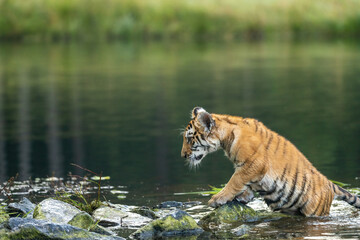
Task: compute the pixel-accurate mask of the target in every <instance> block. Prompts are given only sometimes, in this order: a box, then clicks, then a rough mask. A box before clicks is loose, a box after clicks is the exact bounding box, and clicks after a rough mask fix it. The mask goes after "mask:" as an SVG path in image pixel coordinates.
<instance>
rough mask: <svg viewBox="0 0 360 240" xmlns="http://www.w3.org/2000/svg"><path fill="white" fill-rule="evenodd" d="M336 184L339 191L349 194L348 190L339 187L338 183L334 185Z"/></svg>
mask: <svg viewBox="0 0 360 240" xmlns="http://www.w3.org/2000/svg"><path fill="white" fill-rule="evenodd" d="M336 186H337V188H338V189H339V191H340V192H342V193H343V194H345V195H346V196H349V195H350V193H349V192H348V191H346V190H345V189H343V188H341V187H339V186H338V185H336Z"/></svg>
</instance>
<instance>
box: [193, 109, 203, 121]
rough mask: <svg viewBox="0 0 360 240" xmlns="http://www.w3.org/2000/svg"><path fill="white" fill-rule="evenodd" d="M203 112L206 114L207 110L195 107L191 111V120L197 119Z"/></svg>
mask: <svg viewBox="0 0 360 240" xmlns="http://www.w3.org/2000/svg"><path fill="white" fill-rule="evenodd" d="M201 112H206V111H205V109H203V108H202V107H195V108H194V109H193V110H192V111H191V119H195V118H196V117H197V115H198V114H199V113H201Z"/></svg>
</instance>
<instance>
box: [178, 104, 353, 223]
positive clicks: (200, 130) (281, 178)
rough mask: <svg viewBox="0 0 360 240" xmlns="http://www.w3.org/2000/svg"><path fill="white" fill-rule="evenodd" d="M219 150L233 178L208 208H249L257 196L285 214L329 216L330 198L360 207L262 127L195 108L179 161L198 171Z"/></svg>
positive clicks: (281, 139)
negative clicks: (238, 204)
mask: <svg viewBox="0 0 360 240" xmlns="http://www.w3.org/2000/svg"><path fill="white" fill-rule="evenodd" d="M218 149H223V150H224V151H225V154H226V156H227V157H228V158H229V159H230V160H231V161H232V162H233V163H234V166H235V172H234V174H233V175H232V177H231V178H230V180H229V182H228V183H227V184H226V186H225V187H224V188H223V189H222V190H221V191H220V192H219V193H218V194H216V195H214V196H213V197H212V198H211V200H210V201H209V205H210V206H213V207H216V206H219V205H222V204H225V203H226V202H228V201H232V200H233V199H234V198H235V197H237V198H240V199H243V201H244V202H248V201H249V200H251V198H252V192H258V193H259V194H260V195H262V196H263V197H264V199H265V202H266V203H267V204H268V206H269V207H270V208H271V209H273V210H280V211H282V212H286V213H290V214H302V215H305V216H323V215H328V214H329V211H330V206H331V203H332V200H333V198H334V196H335V195H338V196H340V197H342V199H343V200H345V201H347V202H348V203H350V204H352V205H354V206H355V207H360V198H359V197H357V196H355V195H352V194H350V193H349V192H347V191H346V190H344V189H342V188H340V187H339V186H337V185H335V184H333V183H332V182H331V181H329V180H328V179H327V178H326V177H325V176H324V175H322V174H321V173H320V172H319V171H317V170H316V168H315V167H314V166H313V165H312V164H311V163H310V162H309V161H308V160H307V158H306V157H305V156H304V155H303V154H302V153H301V152H300V151H299V150H298V149H297V148H296V147H295V146H294V145H293V144H292V143H291V142H290V141H288V140H287V139H285V138H284V137H282V136H280V135H279V134H277V133H275V132H274V131H271V130H270V129H268V128H267V127H265V126H264V124H262V123H261V122H259V121H257V120H255V119H250V118H242V117H234V116H229V115H220V114H209V113H207V112H206V111H205V110H204V109H203V108H200V107H197V108H194V110H193V111H192V120H191V121H190V123H189V125H188V126H187V128H186V130H185V132H184V142H183V147H182V151H181V155H182V156H183V157H186V158H187V159H188V161H189V162H190V164H191V165H197V164H198V163H200V161H201V160H202V159H203V158H204V157H205V155H206V154H208V153H211V152H214V151H216V150H218Z"/></svg>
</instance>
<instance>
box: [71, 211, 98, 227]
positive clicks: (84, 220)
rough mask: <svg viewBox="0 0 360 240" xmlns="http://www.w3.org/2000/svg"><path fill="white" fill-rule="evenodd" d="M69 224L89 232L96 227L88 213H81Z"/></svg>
mask: <svg viewBox="0 0 360 240" xmlns="http://www.w3.org/2000/svg"><path fill="white" fill-rule="evenodd" d="M68 224H70V225H72V226H74V227H78V228H83V229H87V230H89V229H90V228H91V227H93V226H94V225H95V221H94V220H93V218H92V217H91V216H90V215H89V214H88V213H86V212H79V213H78V214H76V215H75V216H74V217H73V218H72V219H71V220H70V221H69V222H68Z"/></svg>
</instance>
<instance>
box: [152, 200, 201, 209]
mask: <svg viewBox="0 0 360 240" xmlns="http://www.w3.org/2000/svg"><path fill="white" fill-rule="evenodd" d="M200 204H201V202H199V201H193V202H176V201H167V202H162V203H160V204H159V205H157V206H156V207H155V208H159V209H161V208H189V207H193V206H196V205H200Z"/></svg>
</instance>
